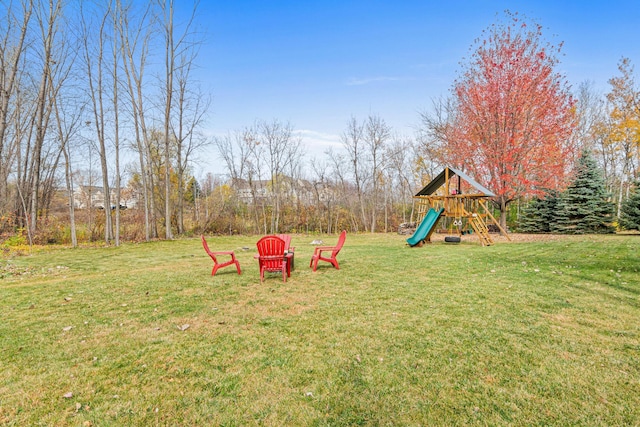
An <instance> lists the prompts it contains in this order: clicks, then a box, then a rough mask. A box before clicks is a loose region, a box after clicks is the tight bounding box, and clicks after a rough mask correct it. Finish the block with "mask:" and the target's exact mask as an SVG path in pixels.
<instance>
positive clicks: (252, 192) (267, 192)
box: [231, 177, 334, 205]
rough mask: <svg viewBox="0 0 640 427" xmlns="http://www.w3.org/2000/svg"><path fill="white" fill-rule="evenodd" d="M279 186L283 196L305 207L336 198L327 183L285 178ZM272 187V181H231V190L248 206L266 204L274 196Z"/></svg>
mask: <svg viewBox="0 0 640 427" xmlns="http://www.w3.org/2000/svg"><path fill="white" fill-rule="evenodd" d="M252 184H253V185H252ZM279 184H280V191H281V194H282V195H284V196H285V197H288V198H289V199H290V200H295V201H297V202H300V203H302V204H304V205H312V204H314V203H316V202H317V201H318V199H319V201H320V202H323V203H325V202H328V201H330V200H333V198H334V191H333V188H332V187H331V186H330V185H329V184H327V183H320V182H315V183H312V182H310V181H307V180H304V179H293V178H289V177H284V178H282V179H281V180H280V183H279ZM271 185H272V183H271V180H257V181H253V182H252V183H251V184H250V183H249V181H247V180H245V179H235V180H232V181H231V188H233V189H234V191H235V192H236V195H237V197H238V199H240V200H241V201H242V202H244V203H247V204H252V203H254V202H257V203H266V202H267V201H268V199H269V198H270V197H271V196H272V195H273V192H272V188H271ZM252 187H253V188H252Z"/></svg>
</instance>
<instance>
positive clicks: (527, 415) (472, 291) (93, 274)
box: [0, 234, 640, 426]
mask: <svg viewBox="0 0 640 427" xmlns="http://www.w3.org/2000/svg"><path fill="white" fill-rule="evenodd" d="M258 237H259V236H250V237H247V236H238V237H210V238H208V240H209V245H210V246H211V249H212V250H227V249H234V250H235V251H236V254H237V256H238V258H239V260H240V263H241V266H242V268H243V274H242V275H241V276H238V275H237V273H236V272H235V269H234V268H233V267H228V268H226V269H223V270H220V272H219V273H218V274H217V275H216V276H215V277H211V275H210V273H211V266H212V263H211V260H210V259H209V258H208V257H207V255H206V254H205V253H204V251H203V249H202V247H201V245H200V241H199V239H184V240H177V241H172V242H153V243H144V244H126V245H123V246H122V247H119V248H115V247H110V248H83V249H75V250H74V249H62V248H58V249H46V250H42V251H39V252H35V253H33V254H32V255H29V256H21V257H15V258H12V259H6V258H5V259H0V313H1V322H0V425H3V426H26V425H42V426H66V425H70V426H153V425H163V426H164V425H167V426H178V425H225V426H246V425H264V426H283V425H292V426H298V425H300V426H308V425H315V426H348V425H385V426H389V425H398V426H418V425H640V298H639V297H640V283H639V282H640V274H639V273H638V270H639V269H640V250H639V248H640V236H580V237H556V238H552V239H548V240H547V239H543V240H534V241H520V242H518V241H516V242H512V243H498V244H496V245H494V246H491V247H486V248H483V247H481V246H480V245H478V244H477V243H476V242H475V241H470V240H464V238H463V243H461V244H459V245H447V244H445V243H442V242H439V241H438V242H434V243H433V244H431V245H426V246H424V247H422V248H408V247H407V246H405V245H404V237H402V236H398V235H395V234H389V235H382V234H378V235H369V234H365V235H354V234H349V235H348V236H347V241H346V244H345V247H344V248H343V251H342V252H341V253H340V255H339V260H340V266H341V269H340V270H335V269H333V268H331V267H330V266H329V265H328V264H327V263H321V264H320V265H319V268H318V271H317V272H315V273H314V272H312V271H311V269H309V268H308V263H309V259H310V256H311V254H312V253H313V246H311V245H310V244H309V243H310V242H311V241H312V240H313V239H314V238H318V236H303V235H295V236H293V241H292V245H293V246H296V269H295V271H294V272H293V273H292V277H291V278H290V279H289V280H287V282H286V283H283V281H282V278H281V276H279V275H278V274H269V275H268V277H267V279H266V280H265V282H264V283H260V279H259V273H258V268H257V262H256V261H255V260H254V259H253V255H254V254H255V253H256V251H255V242H256V241H257V240H258ZM320 238H322V239H323V240H324V241H325V242H326V243H334V242H335V241H336V240H337V236H320ZM243 247H245V248H248V249H247V250H243V249H242V248H243Z"/></svg>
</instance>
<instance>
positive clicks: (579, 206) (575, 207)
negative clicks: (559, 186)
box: [551, 150, 614, 234]
mask: <svg viewBox="0 0 640 427" xmlns="http://www.w3.org/2000/svg"><path fill="white" fill-rule="evenodd" d="M574 176H575V178H574V180H573V183H572V184H571V185H570V186H569V187H568V188H567V189H566V190H565V191H564V192H563V193H562V195H561V197H560V198H559V201H558V205H557V210H556V221H555V222H554V223H553V224H552V227H551V230H552V231H553V232H557V233H570V234H583V233H613V231H614V229H613V227H612V225H611V222H612V221H613V212H614V206H613V203H611V201H610V200H609V195H608V194H607V191H606V189H605V183H604V179H603V177H602V174H601V173H600V169H599V168H598V165H597V164H596V161H595V159H594V158H593V156H592V155H591V153H590V152H588V151H586V150H585V151H583V152H582V154H581V155H580V158H579V159H578V162H577V164H576V167H575V174H574Z"/></svg>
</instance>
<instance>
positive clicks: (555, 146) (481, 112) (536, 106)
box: [443, 14, 575, 223]
mask: <svg viewBox="0 0 640 427" xmlns="http://www.w3.org/2000/svg"><path fill="white" fill-rule="evenodd" d="M507 16H508V18H509V20H510V23H509V24H508V25H493V26H492V27H490V28H489V29H488V30H486V31H485V36H486V37H484V38H481V39H479V41H477V42H476V43H477V48H476V50H475V51H474V52H473V54H472V57H471V59H470V61H469V62H468V64H466V65H463V70H462V73H461V77H460V78H459V79H458V80H456V82H455V83H454V87H453V94H454V106H455V109H454V111H455V113H454V114H453V117H452V118H450V119H451V120H450V121H449V125H448V126H447V131H446V132H445V134H446V138H444V139H445V141H444V147H443V148H444V153H445V157H446V159H445V161H446V162H447V163H449V164H452V165H455V166H457V167H459V168H462V169H464V170H466V171H468V172H469V173H471V174H472V175H473V176H475V177H476V179H478V180H479V181H480V182H483V183H484V184H486V185H488V187H489V188H490V189H491V190H493V191H494V192H495V193H496V194H497V199H496V202H497V203H498V204H499V205H500V207H501V211H502V213H503V216H502V222H503V223H504V212H505V209H506V206H507V204H508V203H509V202H511V201H513V200H514V199H516V198H518V197H521V196H525V195H531V194H539V192H540V191H541V190H542V189H556V188H559V187H562V185H563V184H564V182H565V179H564V178H565V176H566V174H567V173H568V172H569V170H570V166H571V164H572V160H573V155H574V152H575V148H574V147H573V144H572V143H571V134H572V129H573V126H574V100H573V98H572V96H571V94H570V91H569V87H568V84H567V83H566V80H565V78H564V77H563V76H562V75H560V74H559V73H557V72H556V71H554V69H555V67H556V65H557V64H558V59H557V56H556V55H558V54H559V53H560V49H561V45H560V46H559V47H555V46H553V45H551V44H548V43H543V41H542V28H541V26H539V25H537V24H533V25H530V24H527V23H526V22H524V21H521V20H520V18H519V17H518V15H512V14H508V15H507Z"/></svg>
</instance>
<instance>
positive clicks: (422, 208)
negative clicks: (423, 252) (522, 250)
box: [407, 167, 511, 246]
mask: <svg viewBox="0 0 640 427" xmlns="http://www.w3.org/2000/svg"><path fill="white" fill-rule="evenodd" d="M489 197H495V194H494V193H492V192H491V191H490V190H488V189H487V188H485V187H483V186H482V185H480V184H479V183H477V182H476V181H475V180H473V179H472V178H471V177H469V176H468V175H466V174H465V173H464V172H461V171H459V170H456V169H453V168H450V167H447V168H445V169H444V170H443V171H442V172H441V173H440V174H439V175H438V176H437V177H436V178H435V179H433V180H432V181H431V182H430V183H429V184H427V185H426V186H425V187H424V188H423V189H422V190H420V191H419V192H418V193H417V194H416V195H415V196H413V198H414V199H415V200H416V205H417V206H416V208H417V209H416V210H417V216H418V220H419V221H420V224H419V225H418V228H416V231H415V233H414V234H413V236H411V237H410V238H408V239H407V243H408V244H409V245H410V246H421V245H422V244H423V243H424V242H430V241H431V235H432V234H433V232H434V231H436V230H441V231H443V232H447V233H448V234H449V235H455V237H451V238H446V239H445V241H458V242H459V241H460V236H462V235H463V234H471V233H474V234H476V235H477V236H478V239H479V240H480V244H481V245H482V246H489V245H492V244H493V239H492V238H491V235H490V234H489V229H488V227H487V223H488V221H490V222H491V223H492V224H494V225H495V226H496V227H497V228H498V230H500V232H501V233H502V234H503V235H504V236H506V237H507V239H509V236H508V234H507V232H506V231H505V230H504V229H503V228H502V227H501V226H500V223H499V222H498V221H496V219H495V217H494V216H493V215H492V214H491V211H490V209H489V208H488V207H487V199H488V198H489ZM439 223H442V224H441V228H440V229H438V224H439ZM509 240H511V239H509Z"/></svg>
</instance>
